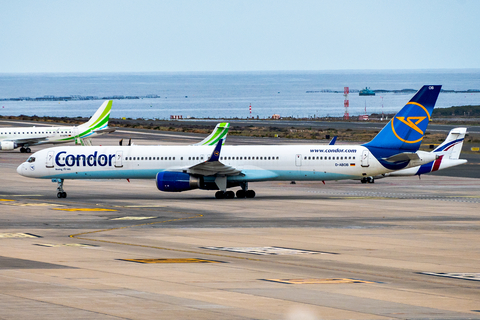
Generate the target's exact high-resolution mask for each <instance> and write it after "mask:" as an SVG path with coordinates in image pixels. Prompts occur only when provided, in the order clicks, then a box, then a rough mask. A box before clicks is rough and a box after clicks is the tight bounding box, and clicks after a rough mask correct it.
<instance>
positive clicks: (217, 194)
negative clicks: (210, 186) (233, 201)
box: [215, 191, 225, 199]
mask: <svg viewBox="0 0 480 320" xmlns="http://www.w3.org/2000/svg"><path fill="white" fill-rule="evenodd" d="M224 198H225V192H223V191H217V192H215V199H224Z"/></svg>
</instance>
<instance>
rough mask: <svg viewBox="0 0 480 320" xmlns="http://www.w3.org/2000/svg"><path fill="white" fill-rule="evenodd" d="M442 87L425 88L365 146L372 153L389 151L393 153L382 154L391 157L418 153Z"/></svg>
mask: <svg viewBox="0 0 480 320" xmlns="http://www.w3.org/2000/svg"><path fill="white" fill-rule="evenodd" d="M441 87H442V86H439V85H433V86H423V87H422V88H421V89H420V90H418V92H417V93H416V94H415V95H414V96H413V98H412V99H410V101H409V102H408V103H407V104H406V105H405V106H404V107H403V108H402V109H401V110H400V111H399V112H398V113H397V114H396V115H395V116H394V117H393V118H392V119H391V120H390V122H389V123H388V124H387V125H386V126H385V127H384V128H383V129H382V130H381V131H380V132H379V133H378V134H377V135H376V136H375V137H374V138H373V139H372V141H370V142H368V143H366V144H364V146H365V147H367V148H368V149H369V150H370V151H372V152H373V150H372V149H377V150H378V149H388V150H390V151H391V152H385V151H384V152H382V153H390V155H393V154H395V152H397V153H399V152H415V151H417V150H418V148H419V147H420V143H421V142H422V139H423V136H424V135H425V130H426V129H427V125H428V123H429V121H430V118H431V115H432V111H433V108H434V106H435V102H436V101H437V98H438V95H439V93H440V89H441ZM373 153H375V152H373ZM390 155H387V156H390Z"/></svg>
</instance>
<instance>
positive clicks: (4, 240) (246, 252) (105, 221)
mask: <svg viewBox="0 0 480 320" xmlns="http://www.w3.org/2000/svg"><path fill="white" fill-rule="evenodd" d="M212 128H213V126H212ZM130 137H131V138H132V139H133V141H134V142H135V143H137V144H162V145H163V144H185V145H188V144H191V143H194V142H196V141H199V140H201V139H202V138H203V137H201V136H198V135H190V134H174V133H169V132H166V133H162V132H148V131H144V130H123V129H121V130H119V131H118V132H115V133H113V134H109V135H106V136H103V137H101V138H98V139H95V140H93V142H94V144H96V145H107V144H110V145H111V144H117V143H118V141H119V140H120V139H124V141H126V140H128V138H130ZM292 142H293V143H303V142H304V141H280V140H278V139H263V138H244V137H229V138H228V139H227V143H231V144H243V143H255V144H260V143H267V144H274V143H292ZM310 142H311V141H310ZM32 149H33V151H36V150H39V149H40V147H39V146H34V147H33V148H32ZM465 156H468V157H470V156H471V159H472V161H471V162H470V163H469V165H470V166H471V167H467V165H462V166H459V167H456V168H455V170H454V171H453V173H452V174H456V176H450V175H448V176H447V175H442V176H435V175H425V176H423V177H422V179H421V180H420V179H418V178H417V177H396V178H386V179H381V180H377V181H376V183H374V184H361V183H359V182H358V181H338V182H335V181H330V182H327V183H326V184H325V185H324V184H323V183H321V182H297V183H296V184H290V183H288V182H265V183H257V184H251V185H250V187H251V188H252V189H254V190H255V191H256V192H257V197H255V198H254V199H224V200H217V199H215V198H214V196H213V192H211V191H203V190H193V191H189V192H182V193H162V192H159V191H158V190H157V189H156V187H155V183H154V181H151V180H132V181H130V182H128V181H125V180H100V181H99V180H94V181H90V180H85V181H70V180H69V181H66V182H65V189H66V191H67V193H68V197H67V198H66V199H58V198H57V197H56V191H55V188H56V184H55V183H52V182H50V181H49V180H40V179H29V178H25V177H21V176H19V175H18V174H17V173H16V170H15V169H16V167H17V166H18V164H20V163H21V162H23V161H24V160H25V159H26V158H27V157H28V155H26V154H21V153H19V152H18V151H9V152H0V177H1V178H0V179H1V180H0V181H1V183H0V286H1V290H0V310H1V312H0V319H1V320H4V319H30V318H33V319H66V318H69V319H217V318H220V319H480V307H479V306H480V281H479V280H480V267H479V266H480V263H479V262H480V241H478V240H479V238H478V234H479V231H480V216H479V215H478V212H479V208H480V178H478V177H477V176H476V175H477V174H478V165H479V164H478V157H477V156H476V154H465ZM462 167H466V168H469V169H460V168H462ZM459 170H460V171H459ZM462 170H465V172H466V173H467V176H468V177H459V175H460V173H461V172H463V171H462ZM444 171H446V170H444ZM440 172H442V171H440ZM469 172H471V173H470V174H468V173H469ZM474 176H475V177H474ZM148 259H150V260H148ZM152 259H153V260H152Z"/></svg>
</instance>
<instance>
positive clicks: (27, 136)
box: [0, 100, 115, 153]
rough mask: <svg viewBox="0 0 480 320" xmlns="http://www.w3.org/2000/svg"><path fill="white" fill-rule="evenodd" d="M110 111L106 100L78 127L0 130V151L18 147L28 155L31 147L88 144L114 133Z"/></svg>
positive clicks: (109, 105)
mask: <svg viewBox="0 0 480 320" xmlns="http://www.w3.org/2000/svg"><path fill="white" fill-rule="evenodd" d="M111 109H112V100H106V101H105V102H103V103H102V105H101V106H100V108H98V110H97V111H96V112H95V113H94V115H93V116H92V117H91V118H90V120H89V121H88V122H86V123H83V124H81V125H79V126H63V127H35V126H34V127H16V128H0V150H2V151H4V150H14V149H16V148H18V147H20V152H22V153H25V152H26V153H30V152H32V150H31V149H30V146H33V145H40V144H47V143H49V144H58V143H65V142H71V141H75V142H76V143H80V144H84V143H86V144H90V143H89V141H88V140H87V139H90V138H92V137H95V136H98V135H101V134H104V133H110V132H113V131H115V129H113V128H109V127H108V119H109V117H110V110H111Z"/></svg>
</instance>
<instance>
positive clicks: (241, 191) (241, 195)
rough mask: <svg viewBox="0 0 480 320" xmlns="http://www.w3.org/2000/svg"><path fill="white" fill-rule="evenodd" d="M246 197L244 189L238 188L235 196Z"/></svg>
mask: <svg viewBox="0 0 480 320" xmlns="http://www.w3.org/2000/svg"><path fill="white" fill-rule="evenodd" d="M245 197H246V194H245V191H244V190H238V191H237V198H239V199H243V198H245Z"/></svg>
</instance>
